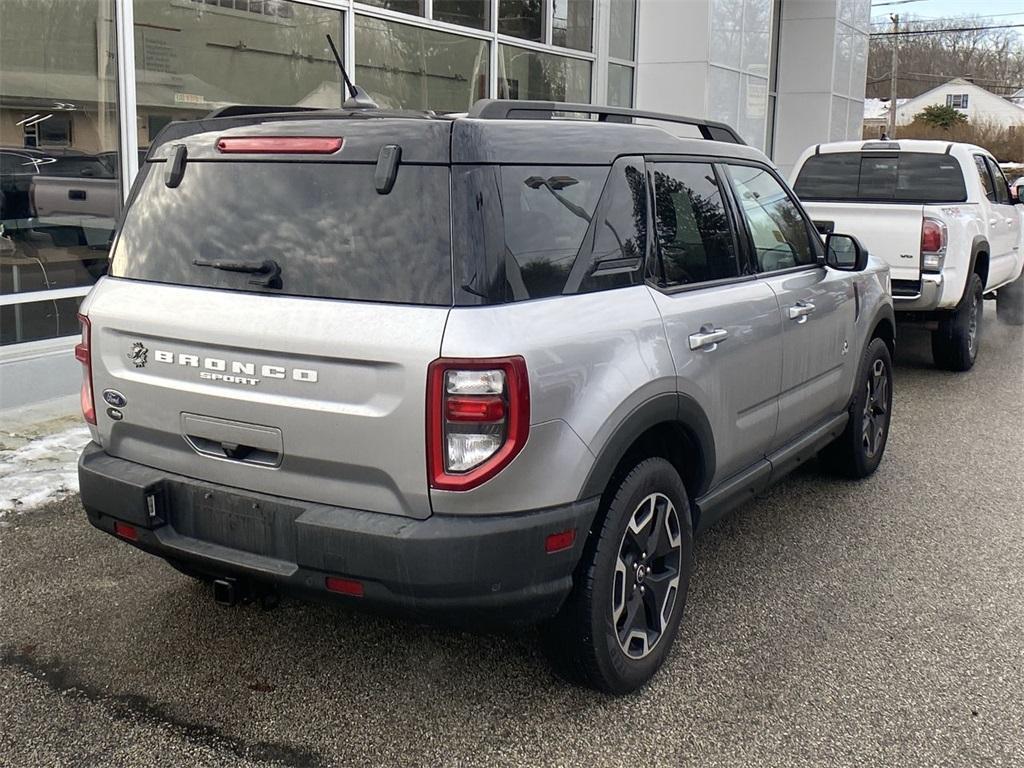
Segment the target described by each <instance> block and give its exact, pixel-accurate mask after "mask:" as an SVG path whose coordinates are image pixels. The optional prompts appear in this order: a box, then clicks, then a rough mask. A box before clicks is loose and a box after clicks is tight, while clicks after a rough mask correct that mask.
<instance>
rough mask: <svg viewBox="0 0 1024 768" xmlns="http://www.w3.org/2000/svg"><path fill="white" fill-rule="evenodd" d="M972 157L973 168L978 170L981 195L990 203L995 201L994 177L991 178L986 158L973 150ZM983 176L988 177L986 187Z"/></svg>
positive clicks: (990, 170)
mask: <svg viewBox="0 0 1024 768" xmlns="http://www.w3.org/2000/svg"><path fill="white" fill-rule="evenodd" d="M973 157H974V168H975V170H976V171H977V172H978V182H979V183H980V184H981V191H982V196H983V197H984V198H985V199H986V200H988V201H989V202H990V203H996V202H997V196H996V182H995V179H993V178H992V169H991V168H989V167H988V162H987V158H986V157H985V156H984V155H983V154H981V153H980V152H975V153H974V155H973ZM983 177H984V178H987V179H988V183H989V188H988V189H986V188H985V182H984V181H983Z"/></svg>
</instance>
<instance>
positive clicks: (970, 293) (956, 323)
mask: <svg viewBox="0 0 1024 768" xmlns="http://www.w3.org/2000/svg"><path fill="white" fill-rule="evenodd" d="M983 289H984V286H983V285H982V284H981V278H980V277H978V275H976V274H972V275H971V277H970V279H969V281H968V283H967V294H966V295H965V296H964V298H963V300H962V301H961V302H960V306H958V307H957V308H956V311H955V312H953V314H951V315H950V316H949V317H947V318H944V319H943V320H941V321H940V322H939V328H938V330H936V331H932V357H933V358H934V360H935V364H936V365H937V366H939V368H945V369H946V370H947V371H969V370H970V369H971V367H972V366H973V365H974V361H975V360H977V359H978V350H979V349H980V347H981V320H982V310H983V308H984V302H982V300H981V294H982V290H983Z"/></svg>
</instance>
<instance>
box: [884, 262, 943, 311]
mask: <svg viewBox="0 0 1024 768" xmlns="http://www.w3.org/2000/svg"><path fill="white" fill-rule="evenodd" d="M941 301H942V275H941V274H933V273H929V272H922V273H921V292H920V293H919V294H918V295H917V296H907V297H903V296H893V307H894V308H895V310H896V311H897V312H928V311H930V310H933V309H938V307H939V303H940V302H941Z"/></svg>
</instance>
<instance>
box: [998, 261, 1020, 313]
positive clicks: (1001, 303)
mask: <svg viewBox="0 0 1024 768" xmlns="http://www.w3.org/2000/svg"><path fill="white" fill-rule="evenodd" d="M996 317H998V318H999V319H1000V320H1002V321H1003V322H1004V323H1006V324H1007V325H1024V272H1022V273H1021V274H1020V277H1018V278H1017V279H1016V280H1014V281H1013V282H1012V283H1010V284H1009V285H1004V286H1003V287H1002V288H1000V289H999V290H998V291H996Z"/></svg>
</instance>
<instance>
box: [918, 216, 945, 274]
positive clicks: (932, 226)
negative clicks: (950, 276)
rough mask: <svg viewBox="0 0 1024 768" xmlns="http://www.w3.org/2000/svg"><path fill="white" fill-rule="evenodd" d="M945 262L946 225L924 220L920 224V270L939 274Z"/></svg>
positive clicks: (927, 219) (936, 221)
mask: <svg viewBox="0 0 1024 768" xmlns="http://www.w3.org/2000/svg"><path fill="white" fill-rule="evenodd" d="M945 260H946V225H945V224H943V223H942V222H941V221H939V220H938V219H929V218H927V217H926V218H925V219H924V220H923V221H922V222H921V269H922V270H923V271H925V272H941V271H942V263H943V262H944V261H945Z"/></svg>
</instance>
